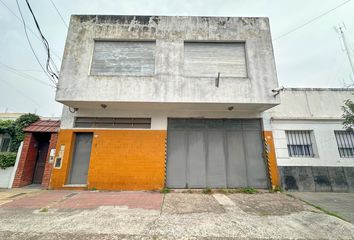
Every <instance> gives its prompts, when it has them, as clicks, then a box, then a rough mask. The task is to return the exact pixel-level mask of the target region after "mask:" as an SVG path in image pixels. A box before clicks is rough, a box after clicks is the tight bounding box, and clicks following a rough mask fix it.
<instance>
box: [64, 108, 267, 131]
mask: <svg viewBox="0 0 354 240" xmlns="http://www.w3.org/2000/svg"><path fill="white" fill-rule="evenodd" d="M166 107H167V109H164V110H162V109H161V110H156V109H154V110H152V109H150V110H149V108H147V109H145V110H126V109H124V110H121V109H91V108H90V109H79V110H78V111H77V112H75V113H71V112H70V111H69V108H68V107H66V106H64V107H63V113H62V120H61V126H60V128H61V129H72V128H73V127H74V118H75V117H116V118H120V117H123V118H124V117H134V118H139V117H142V118H146V117H148V118H151V130H167V121H168V118H261V116H260V114H258V113H255V112H241V111H237V110H235V111H216V110H214V111H206V110H204V111H195V110H188V109H184V110H183V109H173V108H168V107H169V106H166ZM115 129H116V130H119V129H117V128H115ZM124 130H129V129H124ZM131 130H137V129H135V128H134V129H131ZM143 130H146V129H143Z"/></svg>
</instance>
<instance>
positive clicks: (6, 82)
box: [0, 79, 40, 107]
mask: <svg viewBox="0 0 354 240" xmlns="http://www.w3.org/2000/svg"><path fill="white" fill-rule="evenodd" d="M0 82H2V83H5V84H7V85H8V86H10V87H11V88H12V89H14V90H16V91H17V92H18V93H20V94H21V96H23V97H25V98H27V99H28V100H30V101H31V102H32V103H34V104H35V105H37V107H40V104H39V103H37V101H36V100H34V99H33V98H31V97H29V96H27V95H26V94H24V93H23V92H22V91H20V90H19V89H18V88H16V87H14V86H13V85H12V84H10V83H9V82H8V81H5V79H2V80H1V81H0Z"/></svg>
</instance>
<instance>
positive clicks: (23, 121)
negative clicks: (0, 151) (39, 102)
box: [11, 113, 39, 152]
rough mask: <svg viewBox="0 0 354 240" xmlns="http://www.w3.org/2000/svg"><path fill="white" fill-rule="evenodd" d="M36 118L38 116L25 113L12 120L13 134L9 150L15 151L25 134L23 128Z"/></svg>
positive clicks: (37, 118)
mask: <svg viewBox="0 0 354 240" xmlns="http://www.w3.org/2000/svg"><path fill="white" fill-rule="evenodd" d="M37 120H39V116H37V115H36V114H33V113H27V114H24V115H22V116H20V117H19V118H17V119H16V120H15V121H14V122H13V131H14V134H13V136H12V140H11V151H14V152H15V151H17V149H18V147H19V146H20V143H21V142H22V141H23V139H24V136H25V133H24V132H23V129H24V128H26V127H28V126H29V125H31V124H32V123H34V122H36V121H37Z"/></svg>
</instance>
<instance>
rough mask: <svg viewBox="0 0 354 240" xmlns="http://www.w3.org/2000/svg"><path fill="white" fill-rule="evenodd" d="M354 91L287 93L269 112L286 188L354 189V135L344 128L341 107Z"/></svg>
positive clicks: (307, 189) (322, 90) (332, 90)
mask: <svg viewBox="0 0 354 240" xmlns="http://www.w3.org/2000/svg"><path fill="white" fill-rule="evenodd" d="M353 91H354V89H342V88H286V89H284V91H283V92H282V93H281V96H280V97H281V104H280V105H278V106H276V107H274V108H272V109H270V110H268V111H267V114H268V116H269V117H270V122H271V125H272V129H273V135H274V144H275V150H276V156H277V163H278V166H279V169H280V172H281V174H282V181H283V186H284V187H285V188H286V189H289V190H290V189H294V190H296V189H298V190H302V191H347V190H353V181H354V176H353V175H354V171H353V169H354V132H353V131H347V130H345V129H344V127H343V118H342V115H343V111H342V108H341V107H342V106H343V105H344V101H345V100H347V99H353V95H352V93H353Z"/></svg>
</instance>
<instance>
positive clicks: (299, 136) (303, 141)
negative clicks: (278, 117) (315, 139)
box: [286, 131, 315, 157]
mask: <svg viewBox="0 0 354 240" xmlns="http://www.w3.org/2000/svg"><path fill="white" fill-rule="evenodd" d="M286 139H287V142H288V151H289V156H290V157H314V156H315V154H314V150H313V143H312V140H311V131H286Z"/></svg>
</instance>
